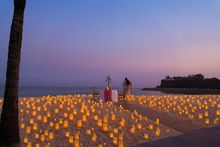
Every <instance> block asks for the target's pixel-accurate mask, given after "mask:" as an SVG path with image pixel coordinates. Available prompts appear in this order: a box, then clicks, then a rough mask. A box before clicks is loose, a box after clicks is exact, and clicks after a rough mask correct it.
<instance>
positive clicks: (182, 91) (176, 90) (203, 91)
mask: <svg viewBox="0 0 220 147" xmlns="http://www.w3.org/2000/svg"><path fill="white" fill-rule="evenodd" d="M141 90H143V91H160V92H163V93H165V94H169V93H170V94H192V95H198V94H220V89H185V88H143V89H141Z"/></svg>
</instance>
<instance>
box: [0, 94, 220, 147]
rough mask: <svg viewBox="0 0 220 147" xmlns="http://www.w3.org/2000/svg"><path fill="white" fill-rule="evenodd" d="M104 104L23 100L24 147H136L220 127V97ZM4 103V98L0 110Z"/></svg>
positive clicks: (74, 98)
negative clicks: (195, 131) (203, 129)
mask: <svg viewBox="0 0 220 147" xmlns="http://www.w3.org/2000/svg"><path fill="white" fill-rule="evenodd" d="M126 100H127V105H128V109H124V108H123V106H120V104H122V103H120V102H119V103H118V104H116V105H115V104H113V103H111V102H108V103H104V102H102V101H98V100H95V99H94V98H93V97H92V95H60V96H43V97H26V98H20V99H19V120H20V134H21V142H22V145H23V146H73V145H74V146H121V147H122V146H135V145H138V144H141V143H144V142H151V141H156V140H160V139H164V138H167V137H171V136H179V135H182V134H185V133H187V132H191V131H194V130H199V129H201V128H209V127H212V126H218V125H219V124H220V122H219V119H220V96H219V95H146V96H130V97H127V98H126ZM2 104H3V99H0V109H2Z"/></svg>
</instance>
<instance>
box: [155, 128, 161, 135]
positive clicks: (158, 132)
mask: <svg viewBox="0 0 220 147" xmlns="http://www.w3.org/2000/svg"><path fill="white" fill-rule="evenodd" d="M159 136H160V129H159V128H157V130H156V137H159Z"/></svg>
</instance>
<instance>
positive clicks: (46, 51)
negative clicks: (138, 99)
mask: <svg viewBox="0 0 220 147" xmlns="http://www.w3.org/2000/svg"><path fill="white" fill-rule="evenodd" d="M12 15H13V1H12V0H1V2H0V85H4V83H5V73H6V62H7V52H8V40H9V34H10V26H11V20H12ZM21 59H22V60H21V70H20V84H21V85H32V86H34V85H44V86H93V85H94V86H104V85H105V84H106V83H105V81H104V80H105V76H107V75H110V76H111V77H112V82H113V86H121V82H122V80H123V78H124V77H125V76H127V77H128V78H129V79H130V80H131V81H132V83H133V85H134V86H135V87H153V86H156V85H158V84H159V83H160V79H161V78H163V77H165V76H166V75H170V76H177V75H180V76H187V75H189V74H195V73H203V74H204V75H205V76H207V77H218V78H220V1H219V0H62V1H61V0H27V5H26V11H25V23H24V32H23V47H22V57H21Z"/></svg>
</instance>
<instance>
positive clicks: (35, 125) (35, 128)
mask: <svg viewBox="0 0 220 147" xmlns="http://www.w3.org/2000/svg"><path fill="white" fill-rule="evenodd" d="M33 129H34V130H35V131H36V130H37V129H38V128H37V124H36V123H35V124H34V126H33Z"/></svg>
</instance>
